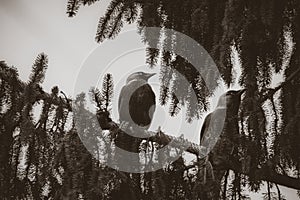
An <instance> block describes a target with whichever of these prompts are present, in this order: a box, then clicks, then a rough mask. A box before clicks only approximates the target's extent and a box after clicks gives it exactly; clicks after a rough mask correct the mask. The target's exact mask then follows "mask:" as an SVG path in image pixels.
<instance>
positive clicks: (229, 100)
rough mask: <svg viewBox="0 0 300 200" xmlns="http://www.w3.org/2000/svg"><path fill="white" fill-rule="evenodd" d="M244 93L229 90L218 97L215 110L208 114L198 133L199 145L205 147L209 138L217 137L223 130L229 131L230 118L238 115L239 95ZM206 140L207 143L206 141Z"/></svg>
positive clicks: (242, 91)
mask: <svg viewBox="0 0 300 200" xmlns="http://www.w3.org/2000/svg"><path fill="white" fill-rule="evenodd" d="M244 92H245V89H242V90H229V91H227V92H226V93H224V94H222V95H221V96H220V97H219V100H218V104H217V107H216V109H215V110H214V111H213V112H211V113H209V114H208V115H207V116H206V117H205V119H204V123H203V125H202V128H201V132H200V144H201V145H204V146H205V145H207V142H209V138H211V137H213V136H214V137H215V136H219V133H221V132H223V131H224V130H223V129H224V128H226V129H227V130H228V129H230V127H231V126H230V124H232V123H230V121H229V119H231V118H232V117H236V116H237V114H238V110H239V106H240V102H241V95H242V94H243V93H244ZM206 140H207V141H206Z"/></svg>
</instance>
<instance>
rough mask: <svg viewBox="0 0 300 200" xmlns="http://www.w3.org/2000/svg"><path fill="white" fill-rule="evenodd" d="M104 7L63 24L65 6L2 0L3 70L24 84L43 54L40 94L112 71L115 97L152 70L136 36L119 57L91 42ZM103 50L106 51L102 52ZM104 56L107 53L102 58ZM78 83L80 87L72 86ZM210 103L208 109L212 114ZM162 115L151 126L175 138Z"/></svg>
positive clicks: (49, 0)
mask: <svg viewBox="0 0 300 200" xmlns="http://www.w3.org/2000/svg"><path fill="white" fill-rule="evenodd" d="M108 3H109V1H108V0H101V1H100V2H98V3H95V4H94V5H92V6H89V7H82V8H80V10H79V12H78V14H77V16H75V17H74V18H68V17H67V14H66V0H1V1H0V25H1V26H0V27H1V30H0V60H5V61H6V63H7V64H8V65H13V66H15V67H16V68H17V69H18V71H19V74H20V78H21V79H22V80H28V75H29V73H30V70H31V66H32V64H33V62H34V60H35V58H36V56H37V55H38V54H39V53H41V52H44V53H45V54H47V55H48V58H49V67H48V70H47V73H46V78H45V82H44V84H43V87H44V89H45V90H46V91H50V89H51V88H52V87H53V86H55V85H58V86H59V88H60V89H61V90H62V91H64V92H65V93H66V94H68V95H70V96H73V94H74V90H75V91H76V89H78V90H79V89H82V90H87V88H88V87H91V86H95V84H96V83H97V81H99V78H101V77H99V76H100V74H101V73H102V72H103V71H105V69H107V67H108V66H109V69H110V70H111V71H109V70H108V71H107V72H112V73H113V76H114V78H115V79H116V80H117V82H115V85H117V86H118V87H117V89H116V93H117V94H118V92H119V89H120V87H119V86H120V85H122V84H124V81H125V79H124V77H125V75H126V74H127V73H128V71H136V70H143V71H151V70H150V69H146V66H145V52H144V50H143V48H144V45H143V44H142V43H141V42H140V40H139V36H138V34H132V33H131V34H130V37H131V38H130V39H129V40H128V41H127V42H128V46H130V45H132V48H131V46H130V48H131V50H134V49H135V51H132V52H129V53H128V54H126V55H122V56H120V55H118V52H114V51H112V46H113V44H112V43H109V42H107V43H106V44H103V46H101V45H99V44H97V43H96V42H95V40H94V38H95V33H96V29H97V24H98V21H99V18H100V16H102V15H103V14H104V12H105V9H106V7H107V5H108ZM134 28H135V25H133V26H125V27H124V30H125V31H126V30H127V31H128V30H132V29H134ZM120 38H121V37H120ZM116 40H118V38H116ZM105 45H107V46H108V47H109V48H106V49H105ZM104 49H105V50H104ZM106 50H108V51H107V52H105V51H106ZM103 52H104V54H103ZM98 55H101V56H102V57H101V59H100V58H99V59H96V58H97V56H98ZM118 56H119V57H118ZM114 60H115V62H113V61H114ZM87 66H92V68H89V69H94V68H95V67H97V66H99V67H100V68H99V69H101V70H100V71H99V72H100V74H99V75H97V73H98V72H97V73H94V74H93V73H91V72H92V71H88V72H87V71H86V70H87V69H88V68H87ZM116 66H117V67H116ZM130 66H133V68H130ZM93 67H94V68H93ZM128 67H129V68H128ZM127 69H128V70H127ZM152 71H157V70H152ZM86 72H87V74H86V75H85V76H84V77H85V79H81V82H80V81H78V79H77V77H78V75H79V77H81V78H82V76H80V74H81V75H82V73H86ZM82 80H85V81H82ZM83 82H84V84H85V87H82V88H80V87H78V86H76V84H78V83H80V84H81V83H83ZM157 82H158V79H157V77H156V78H153V80H152V83H153V87H154V89H155V90H156V92H157V91H158V86H159V85H158V84H157ZM218 95H219V94H218ZM218 95H216V97H215V99H217V97H218ZM115 99H117V98H115ZM215 101H216V100H214V103H213V104H212V107H213V108H214V106H215ZM114 112H116V110H114ZM164 112H165V110H164V109H163V108H161V107H158V108H157V113H159V116H160V118H159V120H156V122H155V123H154V124H155V125H154V127H157V125H158V124H159V123H160V125H162V126H164V127H165V129H166V130H168V131H169V132H172V133H174V132H176V131H175V130H177V129H178V127H177V126H176V123H173V122H171V123H170V120H175V121H177V122H178V121H182V117H183V116H182V115H179V117H177V119H170V118H169V116H167V115H165V114H163V113H164ZM177 124H178V123H177ZM194 125H195V124H194ZM197 127H198V129H199V124H196V125H195V127H194V128H197ZM196 132H197V131H196ZM185 138H188V139H191V140H193V141H195V142H196V141H198V140H199V138H198V134H197V135H196V136H194V135H190V136H185ZM283 192H284V194H285V195H286V197H288V199H296V195H295V192H294V191H292V190H289V189H284V191H283ZM251 196H252V198H253V199H260V197H261V195H254V194H253V195H251Z"/></svg>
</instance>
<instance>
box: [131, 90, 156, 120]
mask: <svg viewBox="0 0 300 200" xmlns="http://www.w3.org/2000/svg"><path fill="white" fill-rule="evenodd" d="M155 104H156V103H155V94H154V92H153V90H152V88H151V86H150V85H149V84H144V85H142V86H140V87H139V88H138V89H137V90H135V91H134V92H133V94H132V95H131V97H130V101H129V112H130V115H131V117H132V119H133V121H134V122H135V123H137V124H138V125H143V126H148V125H150V123H151V121H152V118H153V114H154V111H155Z"/></svg>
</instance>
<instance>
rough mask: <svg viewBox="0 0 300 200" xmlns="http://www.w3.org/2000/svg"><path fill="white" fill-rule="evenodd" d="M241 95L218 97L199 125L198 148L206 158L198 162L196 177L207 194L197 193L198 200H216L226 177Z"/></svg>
mask: <svg viewBox="0 0 300 200" xmlns="http://www.w3.org/2000/svg"><path fill="white" fill-rule="evenodd" d="M244 91H245V89H242V90H229V91H227V92H226V93H225V94H222V95H221V96H220V98H219V100H218V104H217V107H216V109H215V110H214V111H213V112H211V113H210V114H208V115H207V116H206V118H205V120H204V123H203V125H202V128H201V132H200V145H201V146H202V147H205V149H206V152H205V154H207V155H208V156H206V157H205V159H202V160H200V159H199V160H198V162H199V166H200V170H199V177H200V179H201V180H202V183H203V184H204V185H206V186H207V187H206V189H207V191H202V192H200V196H201V199H219V191H220V188H219V185H220V184H219V183H220V181H221V180H222V177H223V176H224V175H225V173H226V166H225V164H226V163H228V161H229V160H230V159H231V154H232V152H233V151H234V147H235V145H234V142H235V138H236V137H235V136H237V134H238V133H239V126H238V111H239V106H240V102H241V95H242V94H243V93H244ZM225 135H226V136H225ZM216 183H217V184H216ZM197 187H198V186H197ZM197 187H195V188H197ZM209 191H213V192H209Z"/></svg>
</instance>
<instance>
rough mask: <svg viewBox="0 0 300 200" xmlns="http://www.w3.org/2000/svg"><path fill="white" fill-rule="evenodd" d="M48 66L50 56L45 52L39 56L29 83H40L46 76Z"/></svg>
mask: <svg viewBox="0 0 300 200" xmlns="http://www.w3.org/2000/svg"><path fill="white" fill-rule="evenodd" d="M47 68H48V58H47V56H46V55H45V54H44V53H41V54H39V55H38V56H37V58H36V60H35V62H34V64H33V66H32V71H31V75H30V77H29V84H40V83H42V82H43V80H44V78H45V73H46V70H47Z"/></svg>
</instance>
